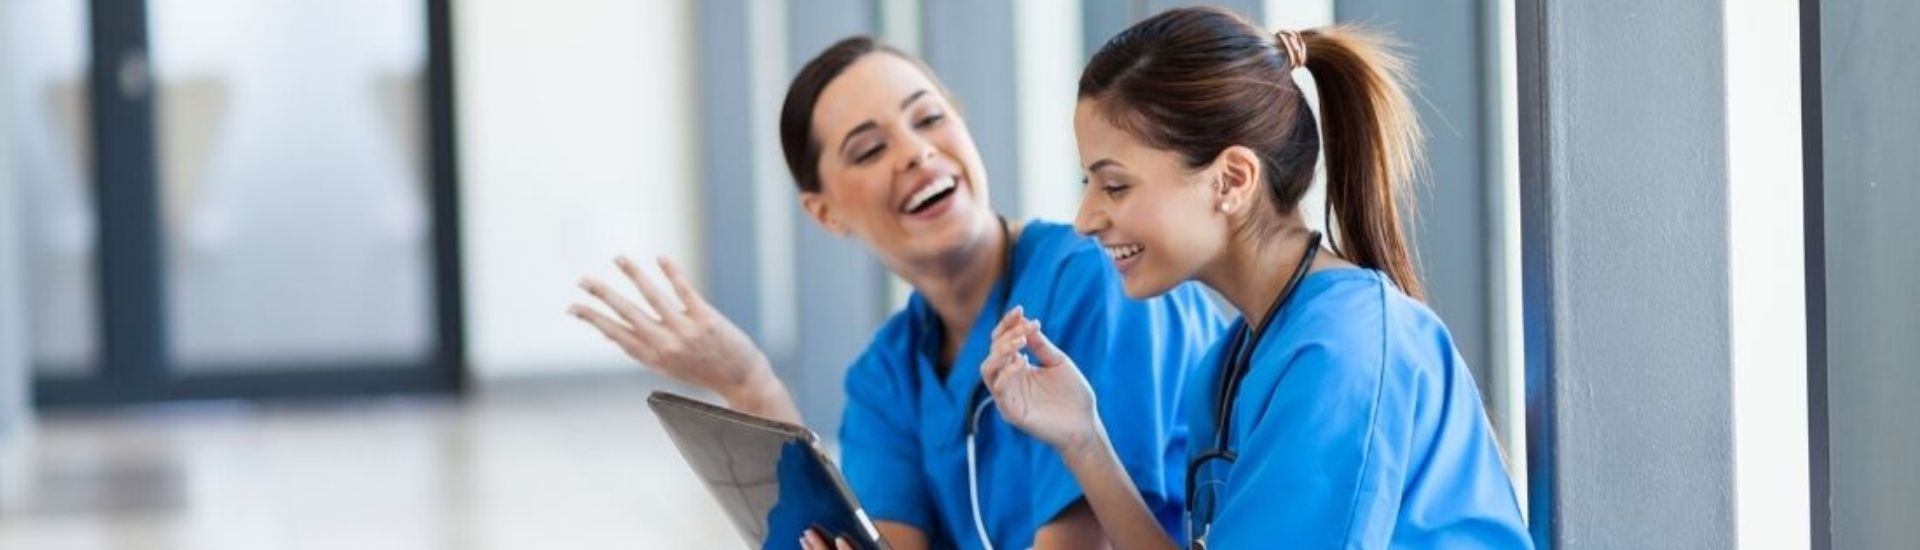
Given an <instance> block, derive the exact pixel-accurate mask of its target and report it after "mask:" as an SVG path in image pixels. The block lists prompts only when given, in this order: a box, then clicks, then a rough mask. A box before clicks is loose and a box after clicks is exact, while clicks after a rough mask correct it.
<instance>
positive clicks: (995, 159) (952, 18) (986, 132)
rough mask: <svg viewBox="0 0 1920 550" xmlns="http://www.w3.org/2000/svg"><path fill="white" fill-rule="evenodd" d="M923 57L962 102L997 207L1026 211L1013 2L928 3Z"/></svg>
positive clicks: (951, 0)
mask: <svg viewBox="0 0 1920 550" xmlns="http://www.w3.org/2000/svg"><path fill="white" fill-rule="evenodd" d="M920 10H921V11H920V13H921V16H922V17H924V18H925V20H924V22H923V23H922V24H921V26H920V37H921V44H920V54H921V57H923V58H925V59H926V62H927V65H928V66H929V67H932V68H933V72H934V73H935V74H938V75H939V76H940V81H941V83H942V84H945V85H946V87H947V90H948V91H950V92H953V95H954V96H955V97H956V98H958V99H959V102H960V109H961V111H962V112H963V113H965V116H966V119H967V131H968V132H970V133H972V134H973V143H974V145H975V147H977V148H978V149H979V150H980V160H981V162H982V163H984V164H985V165H986V167H987V178H988V179H989V180H990V181H991V194H992V197H993V208H994V210H996V211H998V212H1000V213H1001V214H1003V215H1006V216H1012V217H1018V216H1019V215H1020V213H1021V212H1022V209H1021V204H1020V193H1019V191H1018V189H1017V186H1018V185H1022V184H1024V183H1026V182H1021V181H1019V175H1020V172H1019V167H1020V154H1021V152H1022V151H1023V150H1025V149H1024V148H1023V147H1021V140H1020V133H1019V105H1018V102H1019V101H1020V97H1019V82H1018V79H1017V77H1016V75H1015V71H1014V69H1013V68H1014V64H1015V63H1016V60H1015V58H1016V57H1017V56H1018V55H1019V54H1020V50H1019V49H1018V48H1019V47H1020V44H1018V40H1014V39H1012V38H1013V36H1014V34H1015V33H1014V30H1013V29H1014V21H1013V18H1014V5H1013V0H925V2H924V3H923V4H922V5H921V8H920Z"/></svg>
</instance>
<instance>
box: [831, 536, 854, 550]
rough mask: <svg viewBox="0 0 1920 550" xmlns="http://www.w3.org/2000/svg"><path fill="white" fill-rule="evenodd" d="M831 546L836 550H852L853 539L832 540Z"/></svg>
mask: <svg viewBox="0 0 1920 550" xmlns="http://www.w3.org/2000/svg"><path fill="white" fill-rule="evenodd" d="M833 546H834V548H836V549H838V550H854V548H853V539H849V538H847V537H840V538H837V539H833Z"/></svg>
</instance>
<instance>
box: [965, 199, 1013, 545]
mask: <svg viewBox="0 0 1920 550" xmlns="http://www.w3.org/2000/svg"><path fill="white" fill-rule="evenodd" d="M1000 235H1001V237H1002V238H1003V239H1005V240H1006V242H1007V254H1006V258H1005V262H1003V263H1002V265H1001V271H1000V281H1001V285H1000V292H999V299H997V300H995V302H997V303H999V304H1000V308H999V310H1000V314H1001V315H1005V314H1006V312H1007V311H1008V310H1009V309H1011V308H1009V307H1008V305H1009V303H1008V302H1009V301H1010V300H1012V299H1013V247H1014V241H1013V230H1011V229H1008V228H1007V219H1006V218H1004V217H1002V218H1000ZM986 390H987V382H986V381H985V380H981V381H980V385H978V386H974V387H973V395H972V397H970V398H968V400H967V402H969V403H973V404H974V405H973V411H972V412H971V413H969V414H968V415H967V497H968V499H969V500H970V501H971V503H972V505H973V532H974V534H975V535H978V536H979V537H980V547H981V548H984V549H986V550H994V548H993V539H992V538H991V537H988V536H987V522H986V520H985V519H984V518H983V517H982V515H981V514H980V464H979V462H978V459H979V458H978V453H977V451H976V448H975V446H974V440H975V438H974V436H975V434H977V433H979V431H980V430H979V428H980V418H981V417H982V416H984V415H986V413H987V407H989V406H992V405H993V394H990V393H987V391H986Z"/></svg>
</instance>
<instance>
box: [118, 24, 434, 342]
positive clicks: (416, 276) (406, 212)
mask: <svg viewBox="0 0 1920 550" xmlns="http://www.w3.org/2000/svg"><path fill="white" fill-rule="evenodd" d="M424 7H425V3H424V2H393V1H387V0H351V1H330V2H252V1H246V0H192V1H185V0H156V1H154V2H152V3H151V4H150V11H149V17H150V20H149V28H150V32H151V36H150V38H151V43H152V55H153V65H154V75H155V78H156V82H157V86H158V87H157V89H156V93H157V97H156V100H157V103H156V109H157V117H158V118H157V128H158V130H157V132H156V133H157V135H156V138H157V139H158V154H159V159H160V162H159V170H160V174H159V178H158V179H159V181H160V186H161V194H160V200H161V208H162V209H163V212H162V216H161V219H162V220H163V224H164V226H163V231H164V233H165V235H166V239H165V251H164V253H165V255H166V258H167V260H166V269H167V277H168V280H167V292H168V296H167V298H168V300H167V307H168V315H169V327H168V328H169V336H170V338H171V345H172V349H173V352H174V354H175V355H174V358H175V361H176V364H178V365H179V371H180V372H183V373H197V372H207V371H211V370H222V371H224V370H229V369H249V370H260V369H286V368H290V367H291V366H292V365H316V366H322V367H329V368H333V367H342V366H349V365H353V364H377V363H389V364H390V363H393V362H411V361H420V360H423V359H425V358H427V357H429V356H430V355H431V353H432V342H433V330H432V328H433V323H432V319H433V315H432V292H431V289H432V287H431V274H432V252H431V248H430V245H431V239H430V238H429V237H430V209H429V205H430V199H429V195H428V186H427V184H426V182H427V179H428V176H427V170H426V164H427V163H426V155H425V151H426V147H425V133H424V129H425V123H424V121H425V117H426V114H425V113H426V111H425V109H424V97H425V94H424V74H425V67H426V44H427V37H426V28H427V27H426V21H425V11H424ZM276 365H277V366H276Z"/></svg>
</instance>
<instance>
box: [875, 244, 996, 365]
mask: <svg viewBox="0 0 1920 550" xmlns="http://www.w3.org/2000/svg"><path fill="white" fill-rule="evenodd" d="M989 223H991V224H992V230H990V231H988V232H987V235H986V237H985V238H983V239H981V240H980V241H979V242H977V243H974V244H973V245H971V246H967V247H964V250H958V251H955V252H954V253H953V254H948V255H945V256H942V257H940V258H935V259H933V260H930V261H927V262H922V263H914V264H909V265H900V266H895V269H894V272H895V273H898V274H900V277H901V278H902V279H906V281H907V284H910V285H913V288H914V289H915V290H918V291H919V292H920V295H921V296H922V297H924V298H926V300H927V305H929V306H931V307H932V308H933V312H934V314H935V315H937V316H939V317H940V324H941V326H942V327H944V329H945V331H946V333H945V336H946V339H945V340H944V344H943V345H942V348H943V349H942V354H941V355H942V359H943V361H942V362H943V363H950V362H952V360H953V355H954V352H955V351H957V350H958V349H959V343H960V342H961V341H963V340H964V339H965V336H966V332H967V330H968V329H970V328H972V326H973V322H974V320H975V319H977V318H979V316H980V310H981V309H982V308H985V307H986V305H987V300H988V299H989V298H990V297H991V296H990V295H991V294H992V293H993V284H994V282H995V281H997V280H998V279H999V278H1000V273H1001V272H1002V271H1003V270H1004V269H1005V266H1006V263H1007V261H1008V258H1007V256H1008V254H1007V252H1008V251H1009V250H1010V248H1009V247H1011V246H1013V243H1012V242H1010V241H1009V240H1008V238H1007V237H1008V235H1007V234H1006V233H1004V232H1002V231H1001V230H1000V224H999V222H998V221H997V220H996V221H992V222H989ZM1009 231H1012V232H1014V233H1015V234H1018V231H1019V228H1017V227H1014V228H1011V229H1010V230H1009Z"/></svg>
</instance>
